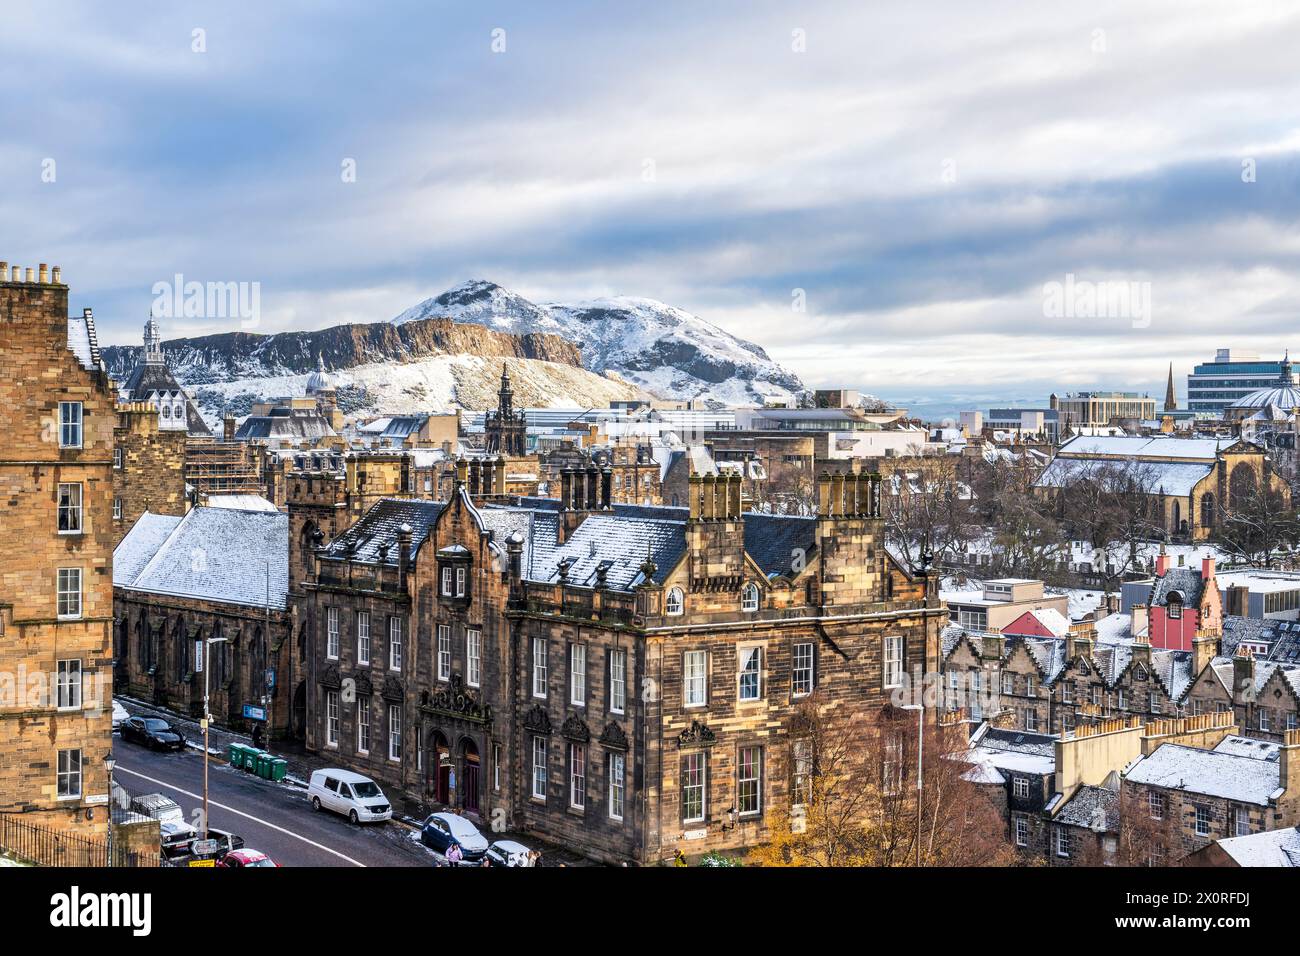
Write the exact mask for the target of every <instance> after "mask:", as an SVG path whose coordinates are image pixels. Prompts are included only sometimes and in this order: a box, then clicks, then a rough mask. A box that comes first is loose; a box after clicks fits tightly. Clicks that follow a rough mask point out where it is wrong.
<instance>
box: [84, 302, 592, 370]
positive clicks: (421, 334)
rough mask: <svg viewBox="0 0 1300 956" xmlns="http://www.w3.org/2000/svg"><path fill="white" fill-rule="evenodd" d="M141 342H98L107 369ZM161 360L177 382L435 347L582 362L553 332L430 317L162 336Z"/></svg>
mask: <svg viewBox="0 0 1300 956" xmlns="http://www.w3.org/2000/svg"><path fill="white" fill-rule="evenodd" d="M142 353H143V349H142V348H140V347H129V346H120V345H114V346H110V347H109V348H106V349H104V361H105V362H107V363H108V369H109V372H110V374H112V375H114V376H115V377H117V378H118V379H119V380H120V379H122V378H124V377H125V376H126V374H127V373H128V372H129V371H130V370H131V369H132V368H134V367H135V366H136V364H137V363H138V362H140V361H141V359H142V358H143V354H142ZM163 354H164V356H165V358H166V360H167V365H168V367H169V368H171V370H172V373H173V374H174V375H175V376H176V379H177V381H179V382H180V383H181V384H182V385H206V384H211V383H216V382H227V381H230V380H231V379H236V378H263V377H271V376H281V375H295V374H309V373H311V372H314V371H316V368H317V363H318V362H319V361H321V360H324V363H325V368H326V369H328V370H330V371H342V370H345V369H350V368H356V367H357V366H360V365H372V364H376V363H383V362H394V363H408V362H415V361H418V360H420V359H425V358H431V357H434V356H441V355H476V356H479V357H481V358H519V359H538V360H540V361H543V362H554V363H556V364H558V365H570V366H573V367H575V368H581V367H582V355H581V352H580V350H579V348H578V346H577V345H575V344H574V343H572V342H569V341H566V340H565V339H563V338H560V337H559V336H558V335H548V334H545V333H534V332H528V333H523V334H519V335H515V334H511V333H509V332H500V331H496V330H494V329H485V328H482V327H477V326H471V325H463V324H460V323H456V322H453V321H452V320H451V319H444V318H432V319H423V320H421V321H418V322H407V323H405V324H403V325H400V326H398V325H392V324H390V323H387V322H376V323H373V324H369V325H337V326H335V327H333V328H330V329H321V330H320V331H319V332H281V333H279V334H276V335H257V334H254V333H251V332H226V333H222V334H220V335H204V336H200V337H197V338H192V339H172V340H171V341H169V342H164V343H163Z"/></svg>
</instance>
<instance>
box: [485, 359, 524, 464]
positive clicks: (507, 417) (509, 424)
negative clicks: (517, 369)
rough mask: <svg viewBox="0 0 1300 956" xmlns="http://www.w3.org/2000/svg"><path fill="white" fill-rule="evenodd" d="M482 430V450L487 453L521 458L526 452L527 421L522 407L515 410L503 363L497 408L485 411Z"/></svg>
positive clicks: (513, 394)
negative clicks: (483, 435) (483, 436)
mask: <svg viewBox="0 0 1300 956" xmlns="http://www.w3.org/2000/svg"><path fill="white" fill-rule="evenodd" d="M484 432H485V445H484V450H485V451H486V452H487V453H488V454H489V455H505V456H506V457H508V458H522V457H524V456H525V455H527V454H528V422H527V419H526V418H525V417H524V411H523V409H520V410H519V411H515V393H514V391H513V390H512V389H511V388H510V373H509V372H507V371H506V367H505V365H502V366H501V391H499V392H498V393H497V410H496V411H495V412H491V411H490V412H488V413H487V419H486V421H485V423H484Z"/></svg>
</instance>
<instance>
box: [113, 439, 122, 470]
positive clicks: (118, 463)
mask: <svg viewBox="0 0 1300 956" xmlns="http://www.w3.org/2000/svg"><path fill="white" fill-rule="evenodd" d="M113 467H114V468H115V469H116V470H117V471H121V470H122V446H121V445H114V446H113Z"/></svg>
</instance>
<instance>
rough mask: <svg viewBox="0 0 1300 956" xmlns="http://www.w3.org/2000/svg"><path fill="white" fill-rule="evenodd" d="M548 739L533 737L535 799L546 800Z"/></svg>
mask: <svg viewBox="0 0 1300 956" xmlns="http://www.w3.org/2000/svg"><path fill="white" fill-rule="evenodd" d="M546 770H547V768H546V738H545V737H542V736H538V735H535V736H534V737H533V799H534V800H545V799H546Z"/></svg>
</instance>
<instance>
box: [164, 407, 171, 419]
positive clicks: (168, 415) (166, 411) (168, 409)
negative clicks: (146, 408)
mask: <svg viewBox="0 0 1300 956" xmlns="http://www.w3.org/2000/svg"><path fill="white" fill-rule="evenodd" d="M162 417H163V418H171V417H172V407H171V406H170V405H164V406H163V407H162Z"/></svg>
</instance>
